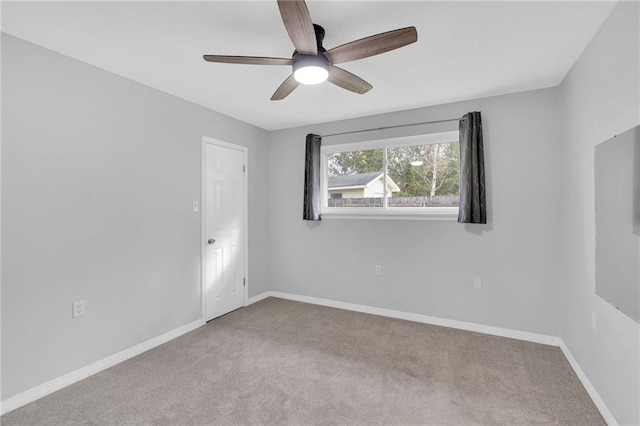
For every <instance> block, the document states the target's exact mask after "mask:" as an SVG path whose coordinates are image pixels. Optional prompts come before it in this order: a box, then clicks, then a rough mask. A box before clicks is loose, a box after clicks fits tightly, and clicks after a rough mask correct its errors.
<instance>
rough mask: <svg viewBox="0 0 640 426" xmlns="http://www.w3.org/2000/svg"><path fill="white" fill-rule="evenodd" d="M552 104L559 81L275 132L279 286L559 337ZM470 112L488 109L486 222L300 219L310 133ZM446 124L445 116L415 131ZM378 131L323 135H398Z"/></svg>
mask: <svg viewBox="0 0 640 426" xmlns="http://www.w3.org/2000/svg"><path fill="white" fill-rule="evenodd" d="M555 101H556V97H555V90H553V89H551V90H539V91H533V92H527V93H520V94H515V95H508V96H501V97H495V98H488V99H483V100H477V101H470V102H462V103H455V104H449V105H443V106H438V107H432V108H422V109H416V110H411V111H404V112H400V113H392V114H383V115H379V116H371V117H366V118H361V119H355V120H347V121H342V122H336V123H330V124H325V125H316V126H311V127H305V128H296V129H288V130H282V131H277V132H272V134H271V135H270V137H271V146H270V152H269V154H270V162H269V173H270V178H269V181H270V197H269V198H270V210H269V230H270V232H271V234H270V240H271V242H272V244H273V249H272V250H271V257H270V260H271V264H272V266H271V271H272V280H273V282H272V286H271V287H272V289H273V290H277V291H284V292H290V293H295V294H301V295H307V296H316V297H323V298H329V299H335V300H341V301H346V302H352V303H359V304H365V305H369V306H375V307H382V308H388V309H396V310H401V311H406V312H412V313H418V314H425V315H433V316H437V317H443V318H449V319H456V320H461V321H471V322H474V323H480V324H487V325H492V326H498V327H507V328H511V329H517V330H523V331H529V332H537V333H544V334H550V335H558V333H559V312H558V300H559V292H558V285H559V281H558V264H557V259H558V256H559V251H558V234H559V231H560V228H559V226H558V222H557V218H556V214H555V209H556V196H557V187H558V168H559V167H558V166H559V162H558V161H557V156H556V155H555V152H556V151H557V149H558V147H557V135H556V118H555V117H556V108H555V105H556V102H555ZM474 110H479V111H482V118H483V128H484V136H485V156H486V157H485V159H486V160H485V161H486V164H487V186H488V189H487V191H488V194H487V196H488V200H487V202H488V218H489V223H488V224H487V225H486V226H479V225H466V226H465V225H461V224H458V223H456V222H442V221H398V220H348V219H342V220H338V219H331V220H329V219H327V220H324V221H322V222H321V223H313V224H311V223H306V222H304V221H303V220H302V200H301V195H302V192H303V180H304V170H303V163H304V161H303V159H304V138H305V134H306V133H318V134H329V133H335V132H339V131H344V130H356V129H363V128H371V127H380V126H385V125H391V124H400V123H411V122H421V121H427V120H438V119H446V118H453V117H460V116H461V115H462V114H464V113H466V112H469V111H474ZM453 127H454V128H456V127H457V123H454V124H453ZM450 129H451V125H448V126H447V125H437V126H432V127H428V126H424V128H421V129H420V128H413V129H412V130H411V131H412V132H414V133H417V132H419V131H425V130H427V131H444V130H450ZM408 131H409V130H407V129H404V130H403V134H407V132H408ZM382 133H383V135H381V134H380V133H378V134H372V133H364V134H359V135H356V136H353V135H352V136H350V137H348V138H347V137H343V138H342V139H338V138H327V139H326V140H325V141H323V143H324V144H334V143H342V142H346V141H355V140H356V139H358V138H359V140H363V139H365V138H380V137H389V136H392V135H395V133H394V132H392V131H384V132H382ZM376 264H379V265H381V266H382V270H383V275H382V276H381V277H377V276H375V273H374V265H376ZM474 276H481V277H483V279H484V283H483V285H484V288H483V289H482V290H477V289H474V288H473V277H474Z"/></svg>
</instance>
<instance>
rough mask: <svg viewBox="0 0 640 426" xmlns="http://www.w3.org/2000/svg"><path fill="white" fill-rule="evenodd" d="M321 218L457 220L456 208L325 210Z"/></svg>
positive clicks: (348, 208)
mask: <svg viewBox="0 0 640 426" xmlns="http://www.w3.org/2000/svg"><path fill="white" fill-rule="evenodd" d="M321 217H322V219H392V220H440V221H446V222H452V221H453V222H455V221H457V220H458V208H457V207H430V208H426V209H425V208H417V209H413V208H401V207H398V208H388V209H382V208H375V207H373V208H357V207H344V208H339V209H335V208H327V209H324V210H323V211H322V213H321Z"/></svg>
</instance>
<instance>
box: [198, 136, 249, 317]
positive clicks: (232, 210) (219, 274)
mask: <svg viewBox="0 0 640 426" xmlns="http://www.w3.org/2000/svg"><path fill="white" fill-rule="evenodd" d="M204 156H205V164H204V180H205V182H204V189H205V194H204V195H205V196H204V198H205V199H204V202H205V209H204V215H205V224H204V239H205V244H204V247H205V254H204V271H203V272H204V274H203V275H204V293H205V300H206V302H205V318H206V320H207V321H209V320H211V319H213V318H216V317H219V316H220V315H224V314H226V313H227V312H231V311H233V310H234V309H238V308H240V307H242V306H244V304H245V289H244V285H245V255H246V254H245V249H246V248H245V241H246V240H245V233H246V229H245V228H246V224H245V209H246V205H245V202H246V198H245V191H246V180H245V157H246V155H245V149H244V148H242V147H235V146H234V145H230V144H224V145H217V144H214V143H209V142H206V143H205V144H204Z"/></svg>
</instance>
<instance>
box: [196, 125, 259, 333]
mask: <svg viewBox="0 0 640 426" xmlns="http://www.w3.org/2000/svg"><path fill="white" fill-rule="evenodd" d="M207 144H211V145H217V146H221V147H224V148H229V149H234V150H236V151H241V152H242V153H243V154H244V209H243V210H244V217H243V218H242V219H243V221H244V278H245V281H244V295H243V301H242V306H247V304H248V300H249V148H248V147H246V146H242V145H237V144H234V143H230V142H225V141H221V140H219V139H215V138H211V137H209V136H202V147H201V149H200V157H201V158H200V298H201V305H202V320H203V321H205V322H206V321H207V297H206V296H207V294H206V291H207V289H206V287H205V273H206V270H205V265H206V253H207V251H206V250H207V243H206V241H207V236H206V229H207V227H206V220H207V215H206V202H205V201H206V200H205V198H206V189H207V188H206V180H205V178H206V155H205V147H206V146H207Z"/></svg>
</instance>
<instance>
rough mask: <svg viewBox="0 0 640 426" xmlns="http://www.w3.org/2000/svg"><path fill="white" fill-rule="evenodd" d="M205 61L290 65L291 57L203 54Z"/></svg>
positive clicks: (291, 62)
mask: <svg viewBox="0 0 640 426" xmlns="http://www.w3.org/2000/svg"><path fill="white" fill-rule="evenodd" d="M203 58H204V60H205V61H207V62H221V63H224V64H247V65H291V64H293V59H287V58H265V57H260V56H224V55H204V56H203Z"/></svg>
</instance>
